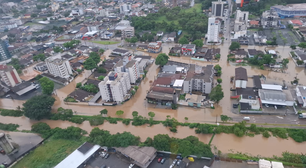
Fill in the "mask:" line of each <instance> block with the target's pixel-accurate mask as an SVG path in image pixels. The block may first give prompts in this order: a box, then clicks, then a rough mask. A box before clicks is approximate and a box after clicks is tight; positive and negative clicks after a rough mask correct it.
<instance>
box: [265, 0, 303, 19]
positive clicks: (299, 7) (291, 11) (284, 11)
mask: <svg viewBox="0 0 306 168" xmlns="http://www.w3.org/2000/svg"><path fill="white" fill-rule="evenodd" d="M270 9H271V10H274V11H275V12H276V13H277V14H278V15H279V16H280V17H281V18H295V17H305V16H306V3H301V4H288V5H286V6H284V5H276V6H272V7H271V8H270Z"/></svg>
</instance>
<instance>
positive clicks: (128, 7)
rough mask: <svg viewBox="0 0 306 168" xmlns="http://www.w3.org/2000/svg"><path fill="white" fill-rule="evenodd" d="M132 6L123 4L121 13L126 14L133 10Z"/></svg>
mask: <svg viewBox="0 0 306 168" xmlns="http://www.w3.org/2000/svg"><path fill="white" fill-rule="evenodd" d="M131 9H132V8H131V5H130V4H122V5H120V13H121V14H125V13H128V12H129V11H130V10H131Z"/></svg>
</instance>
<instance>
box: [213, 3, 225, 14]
mask: <svg viewBox="0 0 306 168" xmlns="http://www.w3.org/2000/svg"><path fill="white" fill-rule="evenodd" d="M225 3H226V1H222V0H218V1H213V2H212V7H211V10H212V16H215V17H223V12H224V5H225Z"/></svg>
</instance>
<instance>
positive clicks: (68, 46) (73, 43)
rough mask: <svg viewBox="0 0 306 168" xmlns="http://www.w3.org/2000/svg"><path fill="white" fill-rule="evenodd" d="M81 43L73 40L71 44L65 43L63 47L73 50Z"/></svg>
mask: <svg viewBox="0 0 306 168" xmlns="http://www.w3.org/2000/svg"><path fill="white" fill-rule="evenodd" d="M80 43H81V41H80V40H71V41H69V42H66V43H64V44H63V46H64V47H65V48H72V47H74V46H75V45H78V44H80Z"/></svg>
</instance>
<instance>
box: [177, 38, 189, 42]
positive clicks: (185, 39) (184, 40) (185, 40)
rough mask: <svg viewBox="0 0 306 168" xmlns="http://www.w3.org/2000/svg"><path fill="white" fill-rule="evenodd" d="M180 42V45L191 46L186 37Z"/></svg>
mask: <svg viewBox="0 0 306 168" xmlns="http://www.w3.org/2000/svg"><path fill="white" fill-rule="evenodd" d="M178 42H179V43H180V44H189V41H188V39H187V38H186V37H181V38H180V39H179V41H178Z"/></svg>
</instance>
